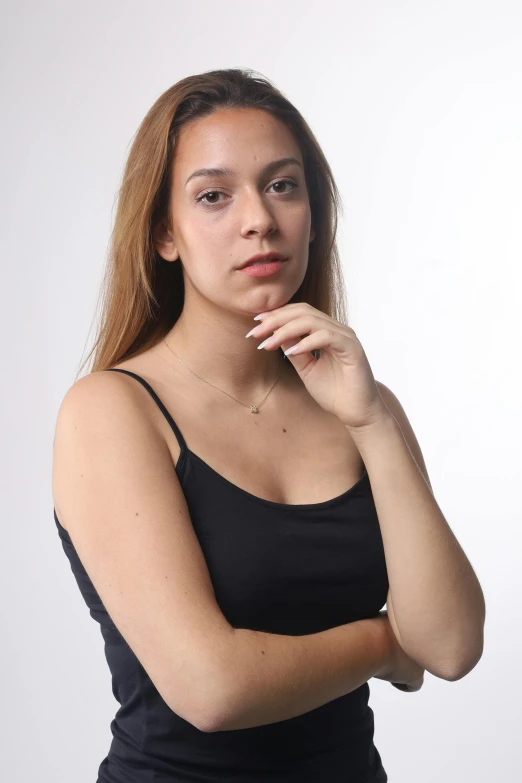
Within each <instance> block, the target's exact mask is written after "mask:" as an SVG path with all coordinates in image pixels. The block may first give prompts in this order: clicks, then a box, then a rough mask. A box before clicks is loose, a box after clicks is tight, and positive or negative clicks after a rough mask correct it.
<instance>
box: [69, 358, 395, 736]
mask: <svg viewBox="0 0 522 783" xmlns="http://www.w3.org/2000/svg"><path fill="white" fill-rule="evenodd" d="M154 410H155V403H154V401H153V400H152V399H151V398H150V395H149V394H148V392H147V391H146V390H145V389H143V387H142V386H141V385H140V384H137V383H136V382H135V381H134V380H133V379H129V378H128V376H125V375H123V374H120V373H109V372H97V373H91V374H90V375H87V376H85V377H83V378H81V379H80V380H79V381H77V382H76V383H75V384H74V385H73V386H72V387H71V388H70V389H69V391H68V392H67V394H66V395H65V397H64V400H63V402H62V405H61V407H60V411H59V414H58V419H57V424H56V431H55V438H54V452H53V496H54V500H55V507H56V508H57V513H59V514H60V515H61V518H60V522H61V523H62V524H63V525H64V527H66V528H67V530H68V532H69V535H70V537H71V540H72V542H73V545H74V547H75V549H76V551H77V553H78V556H79V558H80V560H81V562H82V564H83V566H84V568H85V570H86V571H87V574H88V575H89V577H90V579H91V581H92V583H93V585H94V587H95V589H96V590H97V592H98V595H99V596H100V598H101V600H102V602H103V604H104V606H105V608H106V609H107V611H108V613H109V615H110V617H111V619H112V621H113V622H114V624H115V625H116V627H117V628H118V630H119V631H120V633H121V634H122V636H123V637H124V638H125V639H126V641H127V643H128V644H129V646H130V647H131V649H132V650H133V652H134V653H135V655H136V657H137V658H138V659H139V661H140V663H141V664H142V666H143V667H144V669H145V670H146V671H147V673H148V675H149V677H150V678H151V680H152V681H153V683H154V684H155V686H156V688H157V689H158V691H159V692H160V694H161V695H162V696H163V698H164V700H165V701H166V703H167V704H168V705H169V707H170V708H171V709H172V710H173V711H175V712H176V713H177V714H179V715H181V716H182V717H183V718H185V719H186V720H188V721H190V722H191V723H192V724H193V725H195V726H197V727H198V728H200V729H201V730H202V731H219V730H226V729H233V728H247V727H249V726H259V725H262V724H264V723H273V722H277V721H280V720H285V719H287V718H291V717H294V716H297V715H301V714H303V713H305V712H308V711H310V710H312V709H314V708H316V707H319V706H321V705H323V704H326V703H327V702H329V701H331V700H333V699H336V698H338V697H339V696H342V695H344V694H347V693H349V692H351V691H352V690H354V689H356V688H358V687H359V686H360V685H362V684H363V683H365V682H366V681H367V680H369V679H370V678H371V677H373V676H375V675H376V674H378V673H379V672H381V671H383V669H384V668H385V667H386V666H387V665H389V658H390V651H391V643H390V636H389V633H388V631H387V629H385V628H384V621H383V619H382V618H371V619H367V620H360V621H357V622H354V623H349V624H347V625H342V626H338V627H336V628H331V629H328V630H326V631H322V632H320V633H316V634H309V635H306V636H282V635H277V634H266V633H262V632H258V631H252V630H248V629H237V628H233V627H232V626H231V625H230V624H229V623H228V621H227V620H226V618H225V617H224V615H223V613H222V612H221V610H220V607H219V605H218V603H217V601H216V597H215V593H214V589H213V586H212V582H211V579H210V575H209V572H208V568H207V565H206V561H205V558H204V555H203V552H202V550H201V547H200V544H199V541H198V539H197V536H196V534H195V531H194V529H193V527H192V523H191V521H190V515H189V510H188V508H187V504H186V501H185V496H184V494H183V491H182V488H181V486H180V484H179V480H178V478H177V475H176V473H175V470H174V466H173V463H172V458H171V454H170V451H169V449H168V446H167V444H166V442H165V439H164V437H163V435H162V434H161V432H160V428H159V427H158V426H157V424H155V423H154V422H155V421H157V419H156V418H155V417H154V415H153V412H154ZM58 508H59V512H58ZM386 622H388V624H389V621H386Z"/></svg>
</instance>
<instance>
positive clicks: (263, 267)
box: [238, 261, 285, 277]
mask: <svg viewBox="0 0 522 783" xmlns="http://www.w3.org/2000/svg"><path fill="white" fill-rule="evenodd" d="M284 263H285V261H261V262H256V263H254V264H250V266H244V267H243V268H242V269H238V272H244V273H245V274H247V275H249V276H250V277H269V276H270V275H275V274H276V272H279V270H280V269H281V267H282V266H283V264H284Z"/></svg>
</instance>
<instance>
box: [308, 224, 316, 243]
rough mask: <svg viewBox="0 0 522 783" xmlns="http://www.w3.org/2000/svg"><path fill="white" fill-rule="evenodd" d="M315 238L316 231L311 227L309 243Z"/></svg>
mask: <svg viewBox="0 0 522 783" xmlns="http://www.w3.org/2000/svg"><path fill="white" fill-rule="evenodd" d="M314 239H315V231H314V229H313V228H311V229H310V239H309V240H308V244H310V242H313V241H314Z"/></svg>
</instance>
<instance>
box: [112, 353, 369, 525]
mask: <svg viewBox="0 0 522 783" xmlns="http://www.w3.org/2000/svg"><path fill="white" fill-rule="evenodd" d="M109 369H110V371H112V372H121V373H124V374H125V375H131V376H132V377H133V378H135V379H136V380H137V381H139V382H140V383H141V384H142V385H143V386H144V387H145V388H146V389H147V391H148V392H149V394H150V395H151V396H152V398H153V399H154V400H155V402H156V404H157V405H158V407H159V408H160V410H161V412H162V413H163V415H164V416H165V418H166V419H167V421H168V423H169V425H170V428H171V429H172V430H173V432H174V434H175V436H176V438H177V439H178V442H179V446H180V454H179V457H178V459H177V460H176V464H175V470H176V473H177V474H178V476H179V479H180V481H181V479H182V478H183V474H184V471H185V465H186V461H187V459H186V458H187V456H189V457H194V458H195V459H196V460H197V461H198V462H199V463H200V464H201V465H203V466H205V467H206V468H207V470H209V471H210V472H211V473H212V474H213V475H214V476H216V477H217V478H218V479H219V480H220V481H222V482H223V483H224V484H225V485H226V486H228V487H231V488H233V489H235V490H236V491H237V492H239V493H240V494H241V495H243V497H246V498H249V499H250V500H251V501H252V502H254V503H256V502H257V503H261V504H263V505H265V506H269V507H271V508H277V509H281V510H286V511H292V510H294V509H295V510H296V511H306V510H307V509H309V510H311V511H313V510H314V509H316V510H318V511H319V510H320V509H322V508H328V507H330V506H334V505H336V504H337V503H341V502H342V501H343V500H345V499H347V498H348V497H350V496H351V495H352V493H355V492H356V491H357V489H358V488H359V487H360V485H362V484H363V483H364V482H365V480H367V479H368V480H369V476H368V471H367V470H366V465H365V466H364V469H363V473H362V475H361V476H360V478H359V479H358V480H357V481H356V482H355V484H352V486H351V487H349V488H348V489H347V490H345V491H344V492H342V493H341V494H340V495H336V496H335V497H333V498H329V499H328V500H322V501H320V502H319V503H278V502H277V501H275V500H267V499H266V498H262V497H259V495H254V494H253V493H252V492H248V491H247V490H246V489H243V488H242V487H239V486H238V485H237V484H234V483H233V482H232V481H229V479H227V478H225V476H223V475H222V474H221V473H218V471H217V470H215V468H213V467H212V466H211V465H209V464H208V462H205V460H204V459H202V457H200V456H199V455H198V454H196V453H195V452H194V451H192V450H191V449H189V447H188V446H187V443H186V441H185V438H184V436H183V433H182V432H181V430H180V428H179V427H178V425H177V424H176V422H175V421H174V418H173V416H172V415H171V413H170V411H169V409H168V408H167V407H166V405H165V403H164V402H163V400H162V399H161V398H160V396H159V395H158V393H157V392H156V391H155V390H154V389H153V388H152V386H151V385H150V383H149V382H148V381H147V380H145V378H143V377H142V376H141V375H138V373H136V372H134V371H133V370H125V369H124V368H122V367H120V368H118V367H111V368H109Z"/></svg>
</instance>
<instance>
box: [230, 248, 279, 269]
mask: <svg viewBox="0 0 522 783" xmlns="http://www.w3.org/2000/svg"><path fill="white" fill-rule="evenodd" d="M285 260H286V259H285V256H283V255H282V254H281V253H278V252H276V251H275V250H271V251H270V252H269V253H258V254H257V255H255V256H252V257H251V258H249V259H248V261H243V263H242V264H240V265H239V266H238V267H237V268H238V269H243V268H244V267H245V266H248V265H249V264H253V263H254V261H285Z"/></svg>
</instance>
